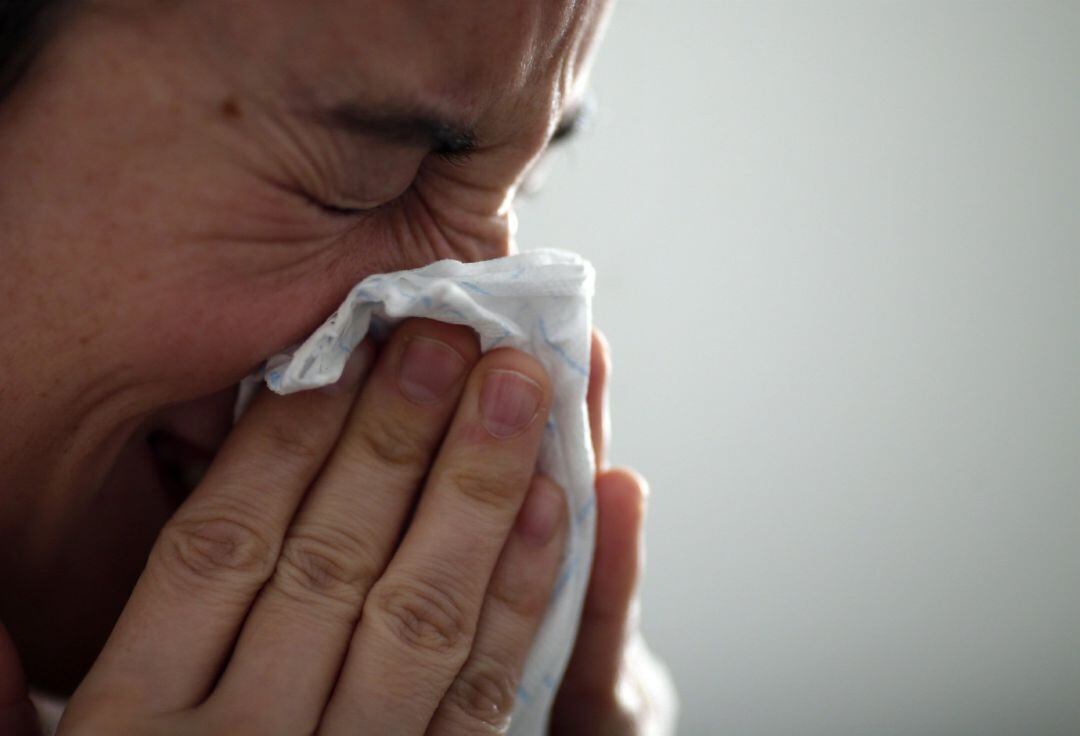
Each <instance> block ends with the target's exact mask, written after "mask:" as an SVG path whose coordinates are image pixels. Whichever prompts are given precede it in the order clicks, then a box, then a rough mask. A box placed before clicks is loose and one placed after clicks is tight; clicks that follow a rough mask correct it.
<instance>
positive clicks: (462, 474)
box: [444, 463, 513, 509]
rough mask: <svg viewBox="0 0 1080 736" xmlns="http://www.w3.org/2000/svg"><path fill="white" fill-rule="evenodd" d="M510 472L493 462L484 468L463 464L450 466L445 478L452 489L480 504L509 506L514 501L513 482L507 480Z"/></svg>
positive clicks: (500, 507)
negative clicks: (504, 470) (502, 470)
mask: <svg viewBox="0 0 1080 736" xmlns="http://www.w3.org/2000/svg"><path fill="white" fill-rule="evenodd" d="M508 477H512V476H511V474H510V473H504V472H501V471H500V469H499V467H498V466H497V465H496V464H494V463H491V464H489V465H487V466H486V467H483V468H477V467H472V466H469V465H462V466H459V467H454V468H449V469H448V470H447V471H446V475H445V476H444V480H445V482H446V484H447V486H448V487H449V489H450V491H451V492H453V493H456V494H458V495H460V496H462V497H464V498H466V499H468V500H470V501H473V502H475V503H477V504H479V505H480V506H484V507H495V508H498V509H504V508H507V507H508V506H509V505H510V504H511V501H512V493H511V489H512V488H513V484H512V483H511V482H508V481H507V478H508Z"/></svg>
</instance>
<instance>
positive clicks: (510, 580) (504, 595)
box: [488, 571, 554, 621]
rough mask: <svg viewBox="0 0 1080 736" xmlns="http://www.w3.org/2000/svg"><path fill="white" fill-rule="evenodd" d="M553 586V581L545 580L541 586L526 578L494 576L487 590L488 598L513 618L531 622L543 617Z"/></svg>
mask: <svg viewBox="0 0 1080 736" xmlns="http://www.w3.org/2000/svg"><path fill="white" fill-rule="evenodd" d="M511 572H512V571H511ZM553 584H554V581H553V580H545V581H544V584H543V585H537V583H536V581H535V580H533V579H532V578H530V577H527V576H523V575H514V574H508V575H499V574H496V575H495V577H494V579H492V581H491V587H490V588H489V589H488V596H489V597H490V598H491V599H492V600H493V601H494V602H495V603H497V604H498V605H500V606H501V607H503V608H504V609H506V610H507V611H509V612H510V613H511V614H513V615H514V616H517V617H519V618H520V619H525V620H528V621H533V620H537V619H539V618H540V617H541V616H543V614H544V610H545V609H546V608H547V604H548V598H549V597H550V594H551V587H552V585H553Z"/></svg>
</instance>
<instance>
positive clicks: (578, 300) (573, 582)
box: [237, 250, 595, 736]
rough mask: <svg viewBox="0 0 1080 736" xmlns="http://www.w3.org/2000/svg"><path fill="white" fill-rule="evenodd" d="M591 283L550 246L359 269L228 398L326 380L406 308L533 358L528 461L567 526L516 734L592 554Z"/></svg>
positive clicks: (568, 645)
mask: <svg viewBox="0 0 1080 736" xmlns="http://www.w3.org/2000/svg"><path fill="white" fill-rule="evenodd" d="M594 281H595V277H594V272H593V268H592V266H591V265H590V264H589V263H588V262H587V261H585V260H584V259H583V258H581V257H580V256H578V255H576V254H573V253H568V252H565V251H557V250H534V251H528V252H525V253H520V254H517V255H513V256H509V257H506V258H499V259H495V260H490V261H481V262H477V263H460V262H458V261H451V260H446V261H438V262H436V263H432V264H430V265H428V266H425V267H423V268H419V269H414V270H409V271H398V272H395V273H385V274H375V275H372V276H369V277H368V278H366V279H364V280H363V281H361V282H360V283H359V284H357V285H356V286H355V287H354V288H353V289H352V290H351V291H350V292H349V295H348V296H347V297H346V298H345V301H344V302H343V303H342V304H341V306H340V307H338V309H337V311H335V312H334V313H333V314H332V315H330V317H329V318H328V319H327V320H326V321H325V322H324V323H323V325H322V326H321V327H319V328H318V329H317V330H315V332H314V333H312V335H311V336H310V337H308V338H307V339H306V340H305V341H304V342H303V343H301V344H300V345H298V346H297V347H295V348H294V349H292V350H289V351H286V352H284V353H281V354H279V355H275V356H273V357H272V358H270V359H269V360H267V361H266V364H265V366H264V367H263V369H262V370H261V371H259V372H258V373H257V374H255V375H253V376H250V377H249V378H248V379H247V380H246V381H245V382H244V384H243V385H242V386H241V391H240V397H239V400H238V402H237V415H239V413H240V412H242V411H243V408H244V407H245V406H246V403H247V401H248V399H249V398H250V396H251V395H252V394H253V393H254V390H255V389H256V388H257V386H258V384H259V383H260V382H261V381H263V380H265V382H266V384H267V385H268V386H269V387H270V389H271V390H273V391H275V392H277V393H279V394H289V393H293V392H295V391H303V390H305V389H312V388H317V387H320V386H326V385H329V384H331V383H334V382H335V381H337V379H338V378H339V377H340V376H341V372H342V369H343V368H344V366H345V362H346V360H347V359H348V357H349V354H350V353H351V352H352V351H353V349H354V348H355V347H356V346H357V345H358V344H359V343H360V341H361V340H363V339H364V337H365V335H367V334H368V333H369V332H371V333H372V334H374V335H375V336H376V337H377V338H379V337H381V336H384V335H385V334H386V333H388V332H389V331H390V329H391V328H392V327H393V326H394V325H395V324H397V323H398V322H400V321H402V320H403V319H405V318H408V317H426V318H429V319H434V320H439V321H442V322H451V323H455V324H461V325H468V326H469V327H471V328H473V329H474V330H475V331H476V332H477V334H478V335H479V337H480V346H481V349H482V350H483V351H484V352H487V351H489V350H492V349H494V348H498V347H511V348H516V349H518V350H522V351H524V352H526V353H529V354H530V355H532V356H534V357H535V358H536V359H537V360H539V361H540V363H541V364H543V366H544V368H545V370H546V371H547V372H548V375H549V376H550V378H551V381H552V387H553V396H552V406H551V411H550V415H549V419H548V423H547V426H546V428H545V432H544V437H543V440H542V443H541V446H540V457H539V460H538V465H537V468H538V470H539V471H540V472H542V473H543V474H545V475H547V476H548V477H549V478H551V479H552V480H554V481H555V482H556V483H558V484H559V486H560V487H562V488H563V489H564V490H565V492H566V500H567V504H568V515H569V519H570V530H569V534H568V535H567V541H566V551H565V554H564V557H563V561H562V564H561V568H560V571H559V574H558V577H557V579H556V583H555V588H554V591H553V593H552V596H551V600H550V602H549V604H548V608H547V611H546V613H545V615H544V619H543V622H542V623H541V626H540V629H539V631H538V633H537V635H536V639H535V640H534V643H533V647H532V650H531V652H530V654H529V658H528V661H527V663H526V666H525V671H524V675H523V677H522V680H521V683H520V686H519V688H518V692H517V699H516V701H515V706H514V712H513V717H512V720H511V727H510V733H512V734H518V735H519V736H523V735H524V734H539V733H542V732H543V731H544V730H545V729H546V724H547V716H548V711H549V710H550V708H551V704H552V700H553V699H554V696H555V692H556V690H557V689H558V685H559V681H560V679H561V678H562V674H563V671H564V670H565V668H566V663H567V660H568V659H569V656H570V652H571V649H572V647H573V643H574V637H575V635H576V632H577V625H578V619H579V617H580V612H581V606H582V603H583V599H584V595H585V589H586V585H587V583H588V578H589V570H590V567H591V564H592V553H593V544H594V536H595V526H594V524H595V521H594V518H593V515H594V513H595V497H594V491H593V478H594V473H595V459H594V457H593V452H592V445H591V442H590V437H589V419H588V411H587V409H586V405H585V393H586V389H587V387H588V380H589V350H590V345H591V331H592V309H591V307H592V294H593V289H594Z"/></svg>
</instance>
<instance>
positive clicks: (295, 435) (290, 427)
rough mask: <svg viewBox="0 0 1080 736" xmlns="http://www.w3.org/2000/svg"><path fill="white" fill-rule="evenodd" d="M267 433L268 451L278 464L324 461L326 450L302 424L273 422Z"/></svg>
mask: <svg viewBox="0 0 1080 736" xmlns="http://www.w3.org/2000/svg"><path fill="white" fill-rule="evenodd" d="M265 431H266V441H267V445H268V447H267V451H268V453H269V455H270V456H271V457H273V458H274V459H275V460H276V461H278V462H280V461H281V460H282V459H286V460H289V459H292V460H295V461H298V462H301V463H304V464H307V463H311V462H316V461H319V460H321V459H322V456H323V453H324V448H323V447H321V446H320V444H319V442H318V441H317V440H316V438H315V437H314V436H313V435H312V434H311V433H310V432H308V431H306V430H305V429H304V428H303V426H302V425H300V424H289V423H286V422H273V423H271V424H270V425H269V426H267V428H266V430H265Z"/></svg>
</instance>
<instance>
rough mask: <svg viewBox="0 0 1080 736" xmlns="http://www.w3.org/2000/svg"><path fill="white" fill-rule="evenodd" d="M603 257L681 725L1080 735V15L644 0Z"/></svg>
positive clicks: (566, 220) (631, 450)
mask: <svg viewBox="0 0 1080 736" xmlns="http://www.w3.org/2000/svg"><path fill="white" fill-rule="evenodd" d="M594 79H595V85H594V87H595V91H596V95H597V98H598V100H599V104H600V107H599V111H598V115H597V118H596V123H595V125H594V126H593V129H592V130H591V131H590V132H589V133H588V134H587V135H586V136H585V138H584V139H583V140H581V141H580V142H578V143H575V144H573V146H572V147H571V149H570V150H567V151H565V152H563V153H561V154H559V155H558V156H557V158H556V160H555V161H554V162H553V163H554V165H553V167H552V169H553V170H552V171H551V176H550V179H549V183H548V185H547V187H546V188H545V190H544V192H543V193H542V194H540V195H539V196H538V197H537V198H535V199H532V200H530V201H527V202H524V203H523V204H522V205H521V207H520V215H521V230H520V233H519V237H520V240H521V242H522V244H523V246H525V247H530V246H531V247H537V246H553V247H563V248H572V249H576V250H578V251H580V252H582V253H583V254H585V255H586V256H587V257H589V258H590V259H592V260H593V262H594V263H595V265H596V267H597V270H598V274H599V278H598V282H599V283H598V289H599V291H598V298H597V303H596V314H597V319H598V322H599V324H600V325H601V326H602V327H603V328H604V330H605V331H606V332H607V334H608V335H609V337H610V339H611V342H612V345H613V349H614V359H615V375H614V384H613V400H614V404H613V410H614V422H615V425H614V426H615V444H614V459H615V461H616V462H618V463H624V464H630V465H633V466H634V467H637V468H639V469H640V470H641V471H642V472H643V473H645V474H646V475H647V476H648V477H649V479H650V480H651V482H652V486H653V495H652V498H651V509H650V520H649V528H648V545H649V558H648V566H649V569H648V578H647V581H646V584H645V587H644V625H645V629H646V632H647V634H648V636H649V639H650V641H651V642H652V644H653V645H654V647H655V649H656V650H657V651H658V652H659V653H660V654H661V655H662V656H663V657H664V658H665V659H666V660H667V661H668V662H669V664H670V666H671V668H672V670H673V673H674V676H675V678H676V681H677V684H678V687H679V691H680V694H681V698H682V702H683V718H682V723H681V725H682V728H681V731H682V732H683V733H688V734H705V733H719V734H740V735H745V736H750V735H755V734H762V735H767V736H783V735H787V734H792V735H794V734H799V735H800V736H809V735H813V734H822V735H825V734H828V735H829V736H845V735H852V736H854V735H856V734H859V735H865V734H873V735H881V734H905V735H907V734H912V735H914V734H926V735H928V736H929V735H934V736H949V735H953V734H972V735H974V734H979V735H980V736H988V735H992V734H1001V735H1002V736H1017V735H1021V734H1023V735H1025V736H1039V735H1042V734H1046V735H1050V734H1062V735H1064V734H1077V733H1080V143H1078V140H1080V3H1076V2H1033V1H1030V0H1029V1H1025V2H1020V1H1019V0H1018V1H1016V2H949V1H947V0H936V1H935V2H877V1H867V0H862V1H860V2H842V3H841V2H833V1H829V2H825V1H819V2H809V1H807V2H791V3H778V2H762V1H759V2H753V3H749V2H747V3H735V2H704V1H701V2H693V1H691V0H652V1H649V0H637V1H635V0H622V2H621V5H620V6H619V8H618V10H617V11H616V14H615V17H614V19H613V22H612V25H611V28H610V32H609V37H608V41H607V43H606V46H605V48H604V50H603V53H602V55H601V58H600V60H599V62H598V65H597V68H596V73H595V77H594Z"/></svg>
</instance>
